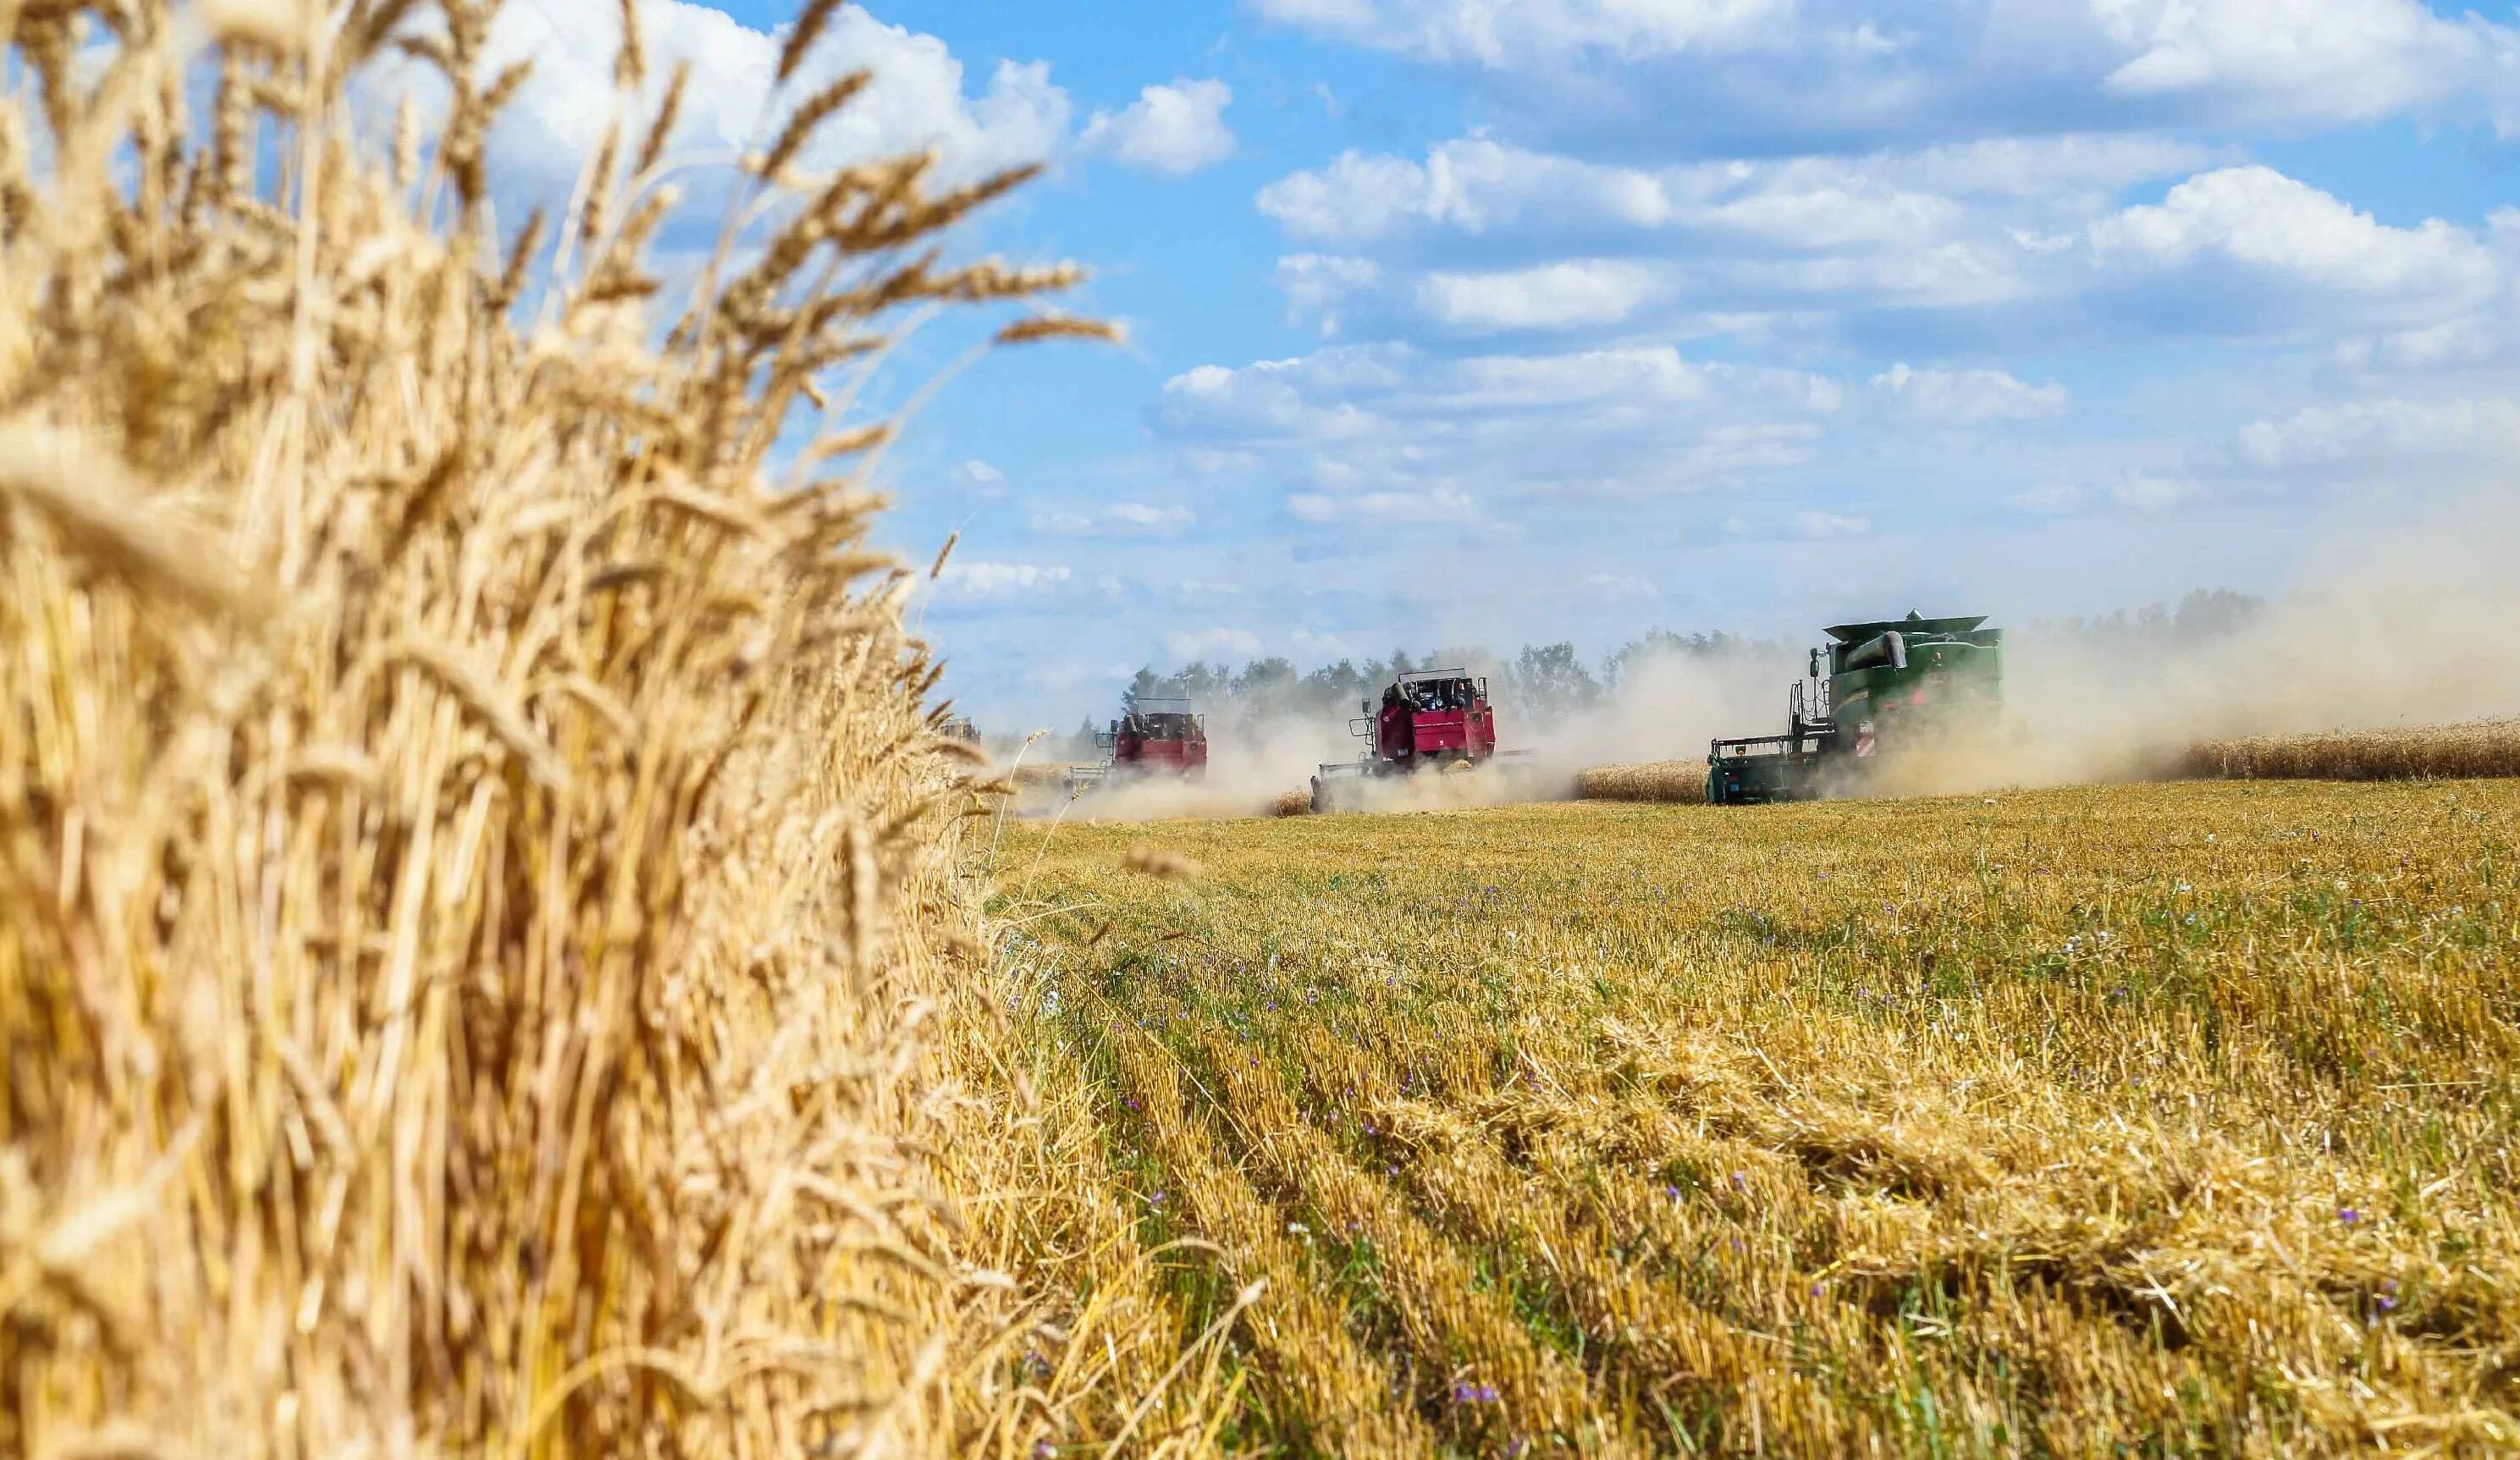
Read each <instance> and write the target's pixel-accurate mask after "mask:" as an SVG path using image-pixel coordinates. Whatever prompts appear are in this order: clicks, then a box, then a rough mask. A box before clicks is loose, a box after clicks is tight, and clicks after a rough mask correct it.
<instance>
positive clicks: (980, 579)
mask: <svg viewBox="0 0 2520 1460" xmlns="http://www.w3.org/2000/svg"><path fill="white" fill-rule="evenodd" d="M1073 576H1074V575H1073V574H1072V573H1070V571H1069V570H1068V569H1067V567H1066V566H1065V565H1064V564H1043V563H1031V562H962V561H954V562H948V563H946V564H945V571H944V573H943V574H941V575H940V576H939V578H938V580H937V587H938V588H939V589H940V590H941V591H942V592H943V593H944V594H945V595H946V596H947V597H955V598H967V599H979V600H991V601H1005V600H1009V599H1015V598H1026V597H1036V596H1038V595H1041V594H1046V593H1050V592H1053V591H1055V590H1057V589H1059V588H1062V587H1064V586H1065V585H1066V584H1067V582H1068V580H1069V579H1070V578H1071V577H1073Z"/></svg>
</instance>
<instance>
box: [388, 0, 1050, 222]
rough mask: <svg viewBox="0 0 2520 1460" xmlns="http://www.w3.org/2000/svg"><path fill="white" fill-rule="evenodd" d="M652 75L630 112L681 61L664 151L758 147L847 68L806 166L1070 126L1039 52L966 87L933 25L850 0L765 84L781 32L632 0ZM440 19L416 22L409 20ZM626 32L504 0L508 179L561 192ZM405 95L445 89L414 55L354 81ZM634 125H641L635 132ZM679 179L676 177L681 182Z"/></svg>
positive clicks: (606, 101) (999, 140)
mask: <svg viewBox="0 0 2520 1460" xmlns="http://www.w3.org/2000/svg"><path fill="white" fill-rule="evenodd" d="M638 4H639V17H640V30H641V35H642V38H643V41H644V44H645V48H646V52H647V60H648V71H649V80H648V85H647V91H646V94H645V95H644V96H643V97H642V98H641V99H640V102H639V106H638V108H637V109H636V111H635V112H634V115H635V117H636V118H638V119H639V120H640V121H644V120H645V119H646V118H647V117H648V116H650V115H652V113H653V111H654V108H655V104H656V101H657V100H658V98H659V97H660V96H661V94H662V92H663V90H664V86H665V80H666V77H667V76H668V75H669V74H670V73H671V72H672V70H673V68H674V66H675V64H676V63H677V62H689V63H690V65H691V68H692V78H691V83H690V85H689V87H688V88H687V90H686V91H685V93H684V97H683V104H682V110H681V112H680V118H679V120H678V121H677V123H676V125H675V128H674V133H673V138H672V142H671V147H670V151H672V152H676V153H684V152H711V151H740V150H744V149H751V148H759V147H763V146H766V145H767V144H768V141H769V133H770V132H771V131H772V130H773V129H775V127H776V126H777V125H778V123H779V122H780V120H781V119H782V117H783V116H784V114H785V110H786V108H787V106H792V104H793V102H794V101H795V100H796V99H798V98H801V97H804V96H807V95H810V94H811V93H812V92H814V91H815V90H816V89H817V88H819V87H821V86H823V85H824V84H826V83H828V82H830V81H832V80H833V79H835V78H837V77H839V76H841V75H843V74H845V73H847V72H849V71H852V70H857V69H860V68H865V69H868V70H870V71H872V72H873V74H874V80H873V81H872V82H871V83H870V84H869V85H868V87H867V89H866V90H865V92H864V93H862V94H861V95H860V96H858V97H857V98H856V99H855V100H854V101H852V102H851V103H850V104H849V105H848V106H847V107H846V108H844V109H842V110H841V111H839V112H838V113H837V114H836V115H834V116H833V117H832V118H831V119H830V120H829V121H828V122H826V123H825V124H824V126H823V128H822V129H821V131H820V132H819V133H818V138H819V140H818V141H817V142H816V143H815V144H814V145H813V146H812V147H810V148H808V149H807V150H806V152H805V153H804V155H802V156H801V157H800V159H799V162H800V165H802V166H804V167H807V168H813V169H821V168H829V167H832V166H836V165H839V164H841V163H844V162H848V161H854V160H861V159H865V158H869V157H877V156H889V155H897V154H900V153H904V152H909V151H913V150H916V149H920V148H927V147H933V148H935V149H936V150H937V151H938V152H939V154H940V157H941V169H942V171H943V172H945V173H946V174H947V175H949V176H952V177H956V178H963V177H969V176H972V175H975V174H978V173H981V172H985V171H989V170H992V169H995V168H1000V167H1007V166H1012V165H1015V164H1017V163H1022V162H1031V161H1038V160H1040V159H1042V158H1044V157H1047V156H1049V155H1051V154H1052V153H1053V152H1054V151H1056V150H1057V147H1058V145H1059V143H1060V141H1061V140H1062V139H1063V138H1064V137H1065V135H1066V134H1067V130H1068V117H1069V111H1070V108H1069V102H1068V97H1067V93H1066V92H1065V91H1063V90H1062V89H1060V88H1059V87H1058V86H1057V85H1055V84H1053V83H1052V81H1051V79H1050V69H1049V67H1048V66H1047V65H1045V64H1043V63H1038V62H1035V63H1029V64H1026V63H1016V62H1012V61H1006V62H1000V63H999V64H998V66H996V68H995V69H994V70H993V71H992V72H991V73H990V75H989V80H988V84H987V85H986V86H985V87H984V88H981V89H979V90H977V91H976V92H974V91H972V90H970V89H969V87H968V86H967V81H966V77H965V73H964V66H963V63H962V61H961V60H960V59H958V58H957V57H955V56H954V54H953V53H952V52H951V51H950V50H949V49H948V48H947V46H946V44H945V43H944V42H943V41H941V40H939V39H937V38H936V37H935V36H932V35H926V34H922V33H920V32H917V31H914V30H911V29H908V28H907V27H904V26H900V25H887V24H885V23H883V22H880V21H877V20H876V19H875V18H874V17H872V16H870V15H869V14H867V12H865V11H864V10H862V9H859V8H858V7H855V6H850V7H846V8H844V9H842V10H840V11H839V12H838V13H837V14H836V15H834V16H833V17H832V21H831V22H830V25H829V28H827V29H826V30H825V32H824V34H823V36H822V38H821V39H820V40H819V41H818V42H817V43H816V45H815V48H814V50H813V52H812V54H811V55H810V56H809V58H808V59H807V61H806V62H805V64H804V66H801V67H800V68H799V69H798V71H797V73H796V75H795V76H794V77H793V78H792V79H791V80H790V81H789V83H788V85H787V87H786V88H785V90H784V91H779V92H776V93H774V88H773V84H772V78H773V76H774V75H775V73H776V69H777V65H778V55H779V47H780V44H781V41H782V34H781V32H778V31H768V30H755V29H752V28H751V27H749V26H746V25H744V24H742V22H738V21H736V20H735V19H734V18H733V17H731V16H729V15H728V14H726V13H725V12H724V11H720V10H716V9H712V8H710V7H708V6H705V5H696V4H689V3H686V0H638ZM428 26H436V27H437V28H441V29H442V22H438V21H434V20H429V21H424V22H417V23H416V24H415V26H414V28H415V29H421V28H426V27H428ZM620 34H621V23H620V7H619V6H618V5H617V4H616V3H614V0H537V3H535V4H532V5H510V6H502V7H500V9H499V11H498V14H497V17H496V19H495V20H494V21H493V22H491V27H490V36H489V41H488V44H487V46H486V47H485V48H484V56H483V66H484V68H485V70H487V71H496V70H497V69H499V68H500V67H502V66H507V65H509V64H511V63H514V62H517V61H524V60H531V61H532V63H533V70H532V72H531V74H530V75H529V76H528V78H527V79H526V81H525V83H524V86H523V88H522V89H521V90H520V91H519V92H518V93H517V99H516V101H515V102H514V103H512V104H511V105H510V106H509V108H508V110H507V111H504V112H503V113H501V116H500V120H499V122H498V125H497V128H496V131H495V133H494V135H493V138H492V149H493V156H494V157H495V158H496V159H498V161H499V163H500V164H501V171H502V176H503V177H505V178H508V179H509V180H511V181H513V182H516V183H517V184H519V185H520V186H523V187H525V188H528V189H530V190H532V191H534V192H535V193H536V194H537V195H538V196H539V195H541V194H546V193H550V192H553V191H555V190H557V189H562V188H565V187H566V186H567V185H568V184H569V183H570V182H571V181H572V180H573V179H574V178H575V176H576V174H577V169H578V167H579V165H580V162H581V159H582V158H584V157H585V156H586V155H588V154H589V153H591V152H592V151H593V150H594V149H595V147H596V146H597V144H598V142H599V141H600V139H601V137H602V135H603V133H604V130H605V128H606V126H607V124H609V122H610V121H611V120H612V118H613V117H614V116H615V115H616V114H617V108H618V101H617V97H616V93H615V90H614V87H613V81H612V63H613V56H614V54H615V51H616V50H617V48H618V45H619V38H620ZM406 93H408V94H409V95H411V96H413V97H414V98H415V100H417V101H418V102H420V103H421V104H422V105H423V106H424V108H425V109H426V111H425V114H424V120H427V121H431V122H433V121H434V120H435V118H436V117H437V116H438V115H439V114H441V113H442V111H443V107H444V102H445V88H444V86H443V84H442V83H441V82H440V81H439V80H437V79H436V78H435V76H434V74H433V72H430V71H428V70H427V68H425V67H423V66H421V65H420V64H419V63H417V62H409V61H398V62H396V63H392V64H386V65H380V66H377V67H375V68H373V70H372V71H371V72H370V73H368V75H367V76H366V77H365V79H364V80H363V82H362V87H361V94H362V101H363V103H364V104H365V106H366V107H367V108H368V110H370V111H373V112H375V113H376V114H378V115H381V116H384V117H388V118H389V117H390V115H391V112H392V107H393V101H394V99H395V98H396V97H398V96H400V95H403V94H406ZM634 135H635V133H634ZM691 180H692V179H691V178H689V177H687V178H686V179H685V181H691Z"/></svg>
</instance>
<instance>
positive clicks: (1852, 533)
mask: <svg viewBox="0 0 2520 1460" xmlns="http://www.w3.org/2000/svg"><path fill="white" fill-rule="evenodd" d="M1871 531H1872V520H1871V519H1870V518H1869V517H1850V516H1846V515H1843V514H1841V513H1838V512H1822V511H1800V512H1796V513H1794V532H1795V534H1796V535H1797V536H1800V537H1806V538H1815V539H1817V538H1860V537H1864V536H1867V535H1868V534H1869V533H1870V532H1871Z"/></svg>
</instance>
